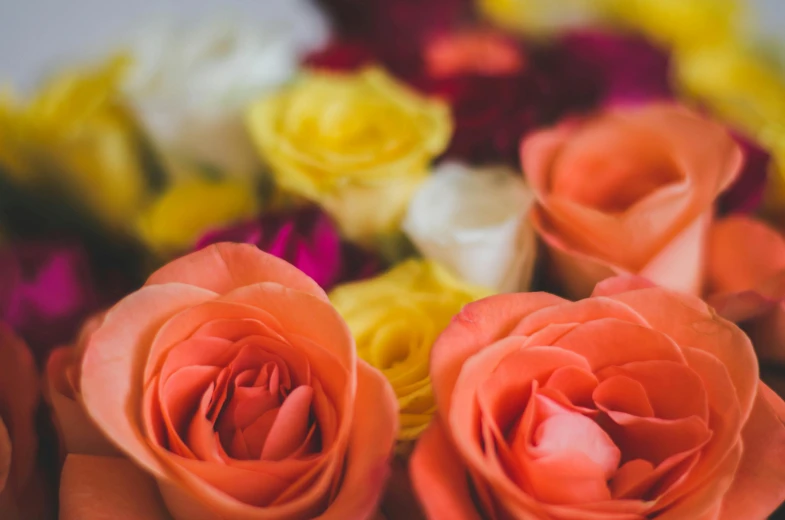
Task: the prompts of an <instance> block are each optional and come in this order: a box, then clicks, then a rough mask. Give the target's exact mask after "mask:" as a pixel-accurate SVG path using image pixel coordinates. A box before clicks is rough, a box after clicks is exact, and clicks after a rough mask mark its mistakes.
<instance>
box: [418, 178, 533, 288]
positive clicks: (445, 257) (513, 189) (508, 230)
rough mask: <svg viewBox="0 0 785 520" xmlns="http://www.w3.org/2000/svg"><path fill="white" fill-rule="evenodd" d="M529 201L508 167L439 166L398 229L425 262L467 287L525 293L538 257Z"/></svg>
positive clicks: (523, 185)
mask: <svg viewBox="0 0 785 520" xmlns="http://www.w3.org/2000/svg"><path fill="white" fill-rule="evenodd" d="M533 201H534V198H533V196H532V194H531V192H530V190H529V188H528V187H527V186H526V184H525V183H524V181H523V178H522V176H521V175H520V174H519V173H516V172H515V171H513V170H511V169H510V168H507V167H503V166H500V167H486V168H472V167H470V166H466V165H463V164H458V163H444V164H442V165H440V166H439V167H438V168H437V169H436V171H435V173H434V174H433V175H432V176H431V177H430V178H429V179H428V180H427V181H425V182H424V183H423V184H422V186H421V187H420V189H419V190H418V191H417V193H416V194H415V196H414V197H413V198H412V200H411V203H410V204H409V208H408V212H407V215H406V218H405V220H404V223H403V229H404V231H405V232H406V234H407V235H408V236H409V238H411V240H412V241H413V242H414V244H415V245H416V246H417V248H418V249H419V250H420V252H421V253H422V254H423V255H424V256H425V257H427V258H432V259H434V260H436V261H438V262H440V263H442V264H443V265H446V266H447V267H449V268H451V269H452V270H453V271H454V272H455V274H457V275H458V276H460V277H461V278H463V279H464V280H466V281H467V282H471V283H474V284H477V285H482V286H485V287H489V288H493V289H496V290H498V291H500V292H515V291H525V290H527V289H528V287H529V285H530V283H531V278H532V272H533V270H534V262H535V259H536V256H537V240H536V236H535V233H534V229H533V228H532V226H531V223H530V222H529V218H528V214H529V209H530V208H531V206H532V203H533Z"/></svg>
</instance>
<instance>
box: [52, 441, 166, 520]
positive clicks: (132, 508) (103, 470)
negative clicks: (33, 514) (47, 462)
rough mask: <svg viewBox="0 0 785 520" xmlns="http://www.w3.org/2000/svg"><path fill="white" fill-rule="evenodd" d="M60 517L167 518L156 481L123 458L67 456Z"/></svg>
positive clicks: (69, 519)
mask: <svg viewBox="0 0 785 520" xmlns="http://www.w3.org/2000/svg"><path fill="white" fill-rule="evenodd" d="M60 518H61V520H84V519H87V518H95V519H97V518H111V519H113V520H170V519H171V517H170V516H169V514H168V513H167V512H166V507H164V505H163V503H162V502H161V496H160V495H159V494H158V489H156V486H155V481H154V480H153V479H152V478H151V477H150V476H149V475H147V474H145V472H144V471H143V470H141V469H139V468H137V467H136V466H134V464H133V463H131V462H130V461H128V460H126V459H122V458H115V457H95V456H92V455H69V456H68V457H67V458H66V460H65V465H64V466H63V474H62V477H61V479H60Z"/></svg>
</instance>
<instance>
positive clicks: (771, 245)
mask: <svg viewBox="0 0 785 520" xmlns="http://www.w3.org/2000/svg"><path fill="white" fill-rule="evenodd" d="M708 257H709V258H708V264H707V265H708V267H707V287H706V289H707V301H708V302H709V303H710V304H712V306H714V308H715V309H716V310H717V312H718V313H719V314H720V315H721V316H722V317H724V318H726V319H729V320H731V321H735V322H737V323H739V324H741V326H742V327H743V328H744V329H745V330H746V331H747V334H749V336H750V338H752V342H753V344H754V345H755V350H756V351H757V353H758V357H759V358H760V359H761V363H762V367H761V372H762V375H763V376H764V379H765V380H766V381H767V382H769V383H770V384H771V385H772V386H773V387H774V389H775V390H777V392H778V393H779V394H780V395H785V373H783V371H784V370H785V238H783V236H782V235H781V234H780V233H779V232H778V231H777V230H775V229H773V228H770V227H769V226H767V225H766V224H764V223H763V222H760V221H757V220H755V219H752V218H749V217H744V216H733V217H727V218H724V219H722V220H719V221H718V222H716V223H715V224H714V225H713V226H712V228H711V233H710V235H709V254H708Z"/></svg>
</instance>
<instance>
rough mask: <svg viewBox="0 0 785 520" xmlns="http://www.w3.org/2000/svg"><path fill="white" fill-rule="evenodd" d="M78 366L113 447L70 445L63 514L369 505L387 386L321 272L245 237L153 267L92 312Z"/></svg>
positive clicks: (289, 513) (383, 469) (288, 514)
mask: <svg viewBox="0 0 785 520" xmlns="http://www.w3.org/2000/svg"><path fill="white" fill-rule="evenodd" d="M81 369H82V375H81V380H80V382H81V389H80V390H81V401H82V402H83V404H84V407H85V409H86V411H87V413H88V415H89V416H90V418H91V419H92V420H93V421H94V423H95V425H96V426H97V427H98V429H99V430H100V431H101V433H102V434H103V435H105V436H106V438H108V439H109V440H110V441H111V442H112V443H114V444H115V445H116V446H117V447H118V448H119V449H120V450H122V451H123V452H124V453H125V454H126V456H127V459H124V458H121V457H106V456H96V455H93V454H71V455H69V456H68V457H67V459H66V462H65V466H64V468H63V474H62V481H61V486H60V499H61V500H60V507H61V510H60V514H61V516H60V518H62V519H64V520H70V519H84V518H96V517H102V518H104V517H105V518H119V517H120V516H121V514H124V515H125V516H124V517H125V518H137V517H139V518H145V519H153V518H155V519H157V518H174V519H176V520H203V519H204V520H208V519H209V520H212V519H216V520H217V519H222V518H233V519H248V520H251V519H283V518H286V519H298V518H302V519H304V518H324V519H328V518H335V519H339V518H340V519H343V518H368V517H370V516H371V515H372V514H373V512H374V510H375V507H376V503H377V500H378V498H379V495H380V493H381V489H382V486H383V484H384V481H385V479H386V476H387V473H388V471H389V468H388V458H389V456H390V453H391V451H392V447H393V444H394V441H395V436H396V433H397V430H398V423H397V405H396V403H395V395H394V393H393V392H392V389H391V388H390V386H389V384H388V383H387V381H386V380H385V379H384V376H383V375H382V374H381V373H379V372H377V371H376V370H374V369H372V368H371V367H370V366H369V365H367V364H365V363H364V362H363V361H359V360H358V359H357V357H356V352H355V347H354V341H353V340H352V337H351V334H350V333H349V330H348V328H347V327H346V324H345V323H344V321H343V320H342V319H341V317H340V316H339V315H338V313H337V312H336V311H335V310H334V309H333V308H332V306H331V305H330V304H329V301H328V300H327V296H326V295H325V293H324V292H323V291H322V290H321V289H320V288H319V286H318V285H317V284H316V283H315V282H314V281H313V280H311V279H310V278H308V277H307V276H305V275H304V274H303V273H301V272H300V271H298V270H297V269H295V268H294V267H292V266H291V265H290V264H288V263H286V262H284V261H283V260H280V259H278V258H276V257H274V256H272V255H269V254H267V253H264V252H262V251H260V250H258V249H257V248H256V247H254V246H251V245H246V244H216V245H213V246H210V247H208V248H206V249H202V250H201V251H198V252H196V253H192V254H190V255H188V256H185V257H183V258H180V259H178V260H176V261H174V262H172V263H170V264H168V265H167V266H165V267H163V268H161V269H160V270H159V271H157V272H156V273H154V274H153V275H152V276H151V277H150V278H149V280H148V281H147V283H146V284H145V286H144V287H143V288H142V289H140V290H139V291H137V292H135V293H133V294H131V295H130V296H128V297H126V298H125V299H123V300H121V301H120V302H119V303H118V304H117V305H115V306H114V307H113V308H112V309H110V310H109V311H108V312H107V313H106V316H105V317H104V319H103V322H102V323H101V324H100V326H98V328H97V329H96V330H95V331H94V332H93V333H92V334H91V335H90V337H89V340H88V341H87V345H86V349H85V352H84V357H83V361H82V365H81ZM134 514H136V515H137V516H133V515H134Z"/></svg>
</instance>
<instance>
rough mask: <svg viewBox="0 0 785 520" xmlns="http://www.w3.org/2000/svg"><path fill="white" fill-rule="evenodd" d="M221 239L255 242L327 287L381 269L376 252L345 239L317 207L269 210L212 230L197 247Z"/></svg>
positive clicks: (222, 240) (356, 278)
mask: <svg viewBox="0 0 785 520" xmlns="http://www.w3.org/2000/svg"><path fill="white" fill-rule="evenodd" d="M218 242H241V243H246V244H253V245H255V246H256V247H258V248H259V249H261V250H262V251H265V252H267V253H270V254H272V255H275V256H277V257H278V258H282V259H284V260H286V261H287V262H289V263H290V264H292V265H294V266H295V267H297V268H298V269H300V270H301V271H303V272H304V273H305V274H307V275H308V276H310V277H311V278H313V279H314V281H316V283H318V284H319V285H320V286H321V287H322V288H324V289H325V290H329V289H330V288H331V287H333V286H334V285H335V284H337V283H339V282H344V281H350V280H358V279H362V278H366V277H369V276H373V274H375V273H376V272H378V270H379V269H380V262H379V260H378V259H377V258H376V257H375V256H374V255H372V254H371V253H369V252H366V251H364V250H362V249H360V248H359V247H357V246H355V245H353V244H350V243H348V242H345V241H343V240H342V239H341V236H340V235H339V234H338V229H337V228H336V227H335V225H334V224H333V222H332V220H331V219H330V218H329V217H328V216H327V215H326V214H325V213H324V212H323V211H321V210H320V209H319V208H317V207H314V206H308V207H304V208H299V209H295V210H290V211H283V212H275V213H267V214H264V215H262V216H261V217H259V218H257V219H255V220H251V221H248V222H242V223H239V224H236V225H233V226H230V227H228V228H224V229H219V230H215V231H211V232H209V233H207V234H206V235H204V236H203V237H202V238H201V239H200V240H199V241H198V243H197V245H196V249H202V248H204V247H206V246H208V245H210V244H215V243H218Z"/></svg>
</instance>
